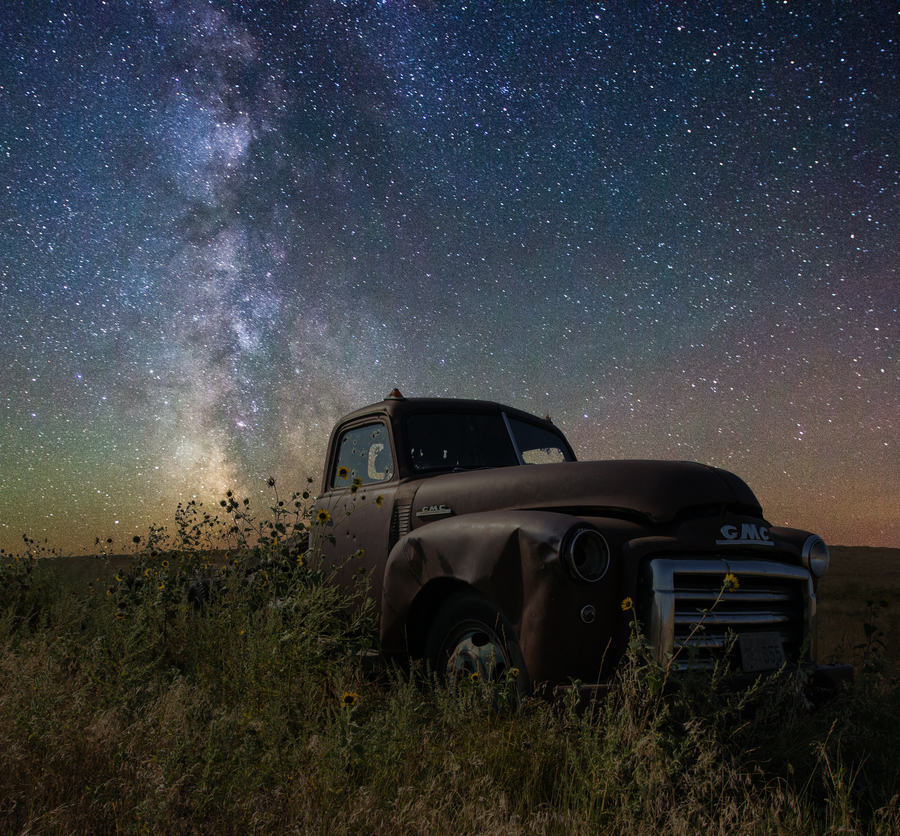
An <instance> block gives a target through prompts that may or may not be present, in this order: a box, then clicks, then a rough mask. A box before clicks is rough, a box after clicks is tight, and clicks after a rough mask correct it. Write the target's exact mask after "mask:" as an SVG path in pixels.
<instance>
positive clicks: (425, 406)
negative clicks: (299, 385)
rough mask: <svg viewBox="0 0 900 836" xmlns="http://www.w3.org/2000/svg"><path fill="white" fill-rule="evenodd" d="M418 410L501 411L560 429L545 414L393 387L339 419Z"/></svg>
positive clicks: (397, 416) (398, 414)
mask: <svg viewBox="0 0 900 836" xmlns="http://www.w3.org/2000/svg"><path fill="white" fill-rule="evenodd" d="M394 393H396V394H394ZM420 412H505V413H506V414H507V415H509V416H510V417H515V418H521V419H523V420H525V421H528V422H530V423H533V424H534V423H536V424H545V425H546V426H547V427H552V428H553V429H554V430H555V431H556V432H557V433H561V432H562V431H561V430H560V429H559V427H557V426H556V425H555V424H554V423H553V422H552V421H550V420H549V419H548V418H540V417H538V416H537V415H533V414H532V413H530V412H525V411H524V410H522V409H516V408H515V407H514V406H506V404H502V403H497V402H495V401H482V400H475V399H468V398H405V397H403V395H401V394H400V393H399V392H397V390H396V389H395V390H394V392H393V393H391V394H390V395H388V397H386V398H385V399H384V400H382V401H378V402H377V403H373V404H369V406H364V407H362V408H360V409H357V410H354V411H353V412H350V413H348V414H347V415H344V416H343V418H341V420H340V422H339V423H341V424H343V423H346V422H347V421H352V420H355V419H356V418H364V417H365V416H367V415H386V416H388V417H389V418H390V419H391V420H392V421H393V420H395V419H401V418H404V417H405V416H407V415H411V414H414V413H420Z"/></svg>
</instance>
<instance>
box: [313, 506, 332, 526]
mask: <svg viewBox="0 0 900 836" xmlns="http://www.w3.org/2000/svg"><path fill="white" fill-rule="evenodd" d="M316 522H317V523H319V525H325V524H326V523H329V522H331V514H329V513H328V511H326V510H325V509H324V508H320V509H319V510H318V512H317V513H316Z"/></svg>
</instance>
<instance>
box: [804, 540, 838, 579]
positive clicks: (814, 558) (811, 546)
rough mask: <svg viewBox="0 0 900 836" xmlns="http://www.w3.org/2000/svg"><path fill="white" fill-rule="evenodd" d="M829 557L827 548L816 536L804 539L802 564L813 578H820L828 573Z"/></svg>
mask: <svg viewBox="0 0 900 836" xmlns="http://www.w3.org/2000/svg"><path fill="white" fill-rule="evenodd" d="M830 562H831V555H830V554H829V553H828V546H826V545H825V541H824V540H823V539H822V538H821V537H819V536H818V535H817V534H813V535H812V536H810V537H807V538H806V542H805V543H804V544H803V564H804V565H805V566H806V568H807V569H809V571H810V572H811V573H812V575H813V577H816V578H821V577H822V575H824V574H825V573H826V572H827V571H828V564H829V563H830Z"/></svg>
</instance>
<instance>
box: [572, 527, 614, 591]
mask: <svg viewBox="0 0 900 836" xmlns="http://www.w3.org/2000/svg"><path fill="white" fill-rule="evenodd" d="M563 557H564V559H565V562H566V566H568V567H569V571H570V572H571V573H572V574H573V575H574V576H575V577H576V578H577V579H578V580H582V581H586V582H588V583H595V582H596V581H599V580H600V578H602V577H603V576H604V575H605V574H606V570H607V569H609V546H608V545H607V544H606V540H605V539H604V538H603V535H602V534H601V533H600V532H599V531H595V530H594V529H593V528H578V529H575V531H573V532H572V533H571V534H570V535H569V536H568V538H566V544H565V547H564V549H563Z"/></svg>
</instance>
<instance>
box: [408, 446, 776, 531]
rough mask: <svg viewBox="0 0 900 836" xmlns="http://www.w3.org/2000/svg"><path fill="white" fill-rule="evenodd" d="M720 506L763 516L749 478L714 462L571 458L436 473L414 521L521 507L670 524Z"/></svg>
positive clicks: (418, 500) (417, 501)
mask: <svg viewBox="0 0 900 836" xmlns="http://www.w3.org/2000/svg"><path fill="white" fill-rule="evenodd" d="M716 505H718V506H724V505H728V506H730V507H729V509H728V510H729V511H730V512H732V513H734V512H740V513H743V514H748V515H750V516H755V517H761V516H762V510H761V508H760V505H759V501H758V500H757V498H756V496H754V494H753V491H751V490H750V488H749V487H748V486H747V484H746V483H745V482H744V481H743V480H742V479H740V478H738V477H737V476H735V475H734V474H733V473H730V472H729V471H727V470H721V469H719V468H716V467H710V466H709V465H704V464H698V463H696V462H672V461H653V460H623V461H593V462H566V463H562V464H541V465H521V466H518V467H500V468H494V469H490V470H471V471H464V472H458V473H445V474H442V475H440V476H434V477H432V478H429V479H427V480H425V481H423V482H422V484H421V485H420V486H419V488H418V489H417V490H416V492H415V497H414V499H413V504H412V512H413V522H412V524H413V527H416V526H418V525H419V524H421V523H422V522H427V521H428V520H429V519H435V518H439V517H440V516H449V515H450V514H453V515H455V516H461V515H463V514H470V513H474V512H478V511H491V510H512V509H517V508H529V509H542V510H553V511H561V512H567V513H572V514H576V515H579V516H580V515H585V514H597V513H600V514H602V515H611V516H628V517H633V516H635V515H639V516H641V517H643V518H644V519H648V520H649V521H651V522H654V523H667V522H670V521H672V520H673V519H674V518H675V517H676V516H677V515H678V514H679V512H682V511H684V510H685V509H692V508H693V509H698V510H699V509H700V508H704V509H708V508H709V507H710V506H716ZM722 510H723V512H724V510H725V509H724V508H723V509H722ZM417 515H418V518H417Z"/></svg>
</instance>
